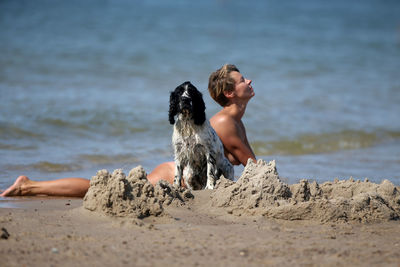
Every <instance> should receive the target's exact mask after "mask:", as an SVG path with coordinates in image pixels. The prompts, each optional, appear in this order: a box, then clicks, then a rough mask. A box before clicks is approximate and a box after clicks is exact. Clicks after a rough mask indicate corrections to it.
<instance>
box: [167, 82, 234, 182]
mask: <svg viewBox="0 0 400 267" xmlns="http://www.w3.org/2000/svg"><path fill="white" fill-rule="evenodd" d="M169 105H170V106H169V122H170V123H171V124H173V125H174V132H173V135H172V144H173V148H174V155H175V178H174V184H176V185H182V178H183V181H184V183H185V185H186V187H187V188H190V189H193V190H198V189H204V188H206V189H213V188H214V186H215V182H216V180H217V179H219V177H220V176H221V175H224V177H225V178H228V179H231V180H233V166H232V164H231V163H230V162H229V160H228V159H227V158H225V156H224V147H223V146H222V142H221V140H220V139H219V137H218V135H217V133H216V132H215V130H214V129H213V128H212V127H211V125H210V122H209V121H208V120H206V114H205V109H206V107H205V104H204V101H203V96H202V94H201V93H200V92H199V91H198V90H197V89H196V87H194V86H193V85H192V84H191V83H190V82H184V83H183V84H181V85H179V86H178V87H177V88H176V89H175V90H174V91H173V92H171V95H170V104H169ZM175 116H176V117H177V119H176V121H175Z"/></svg>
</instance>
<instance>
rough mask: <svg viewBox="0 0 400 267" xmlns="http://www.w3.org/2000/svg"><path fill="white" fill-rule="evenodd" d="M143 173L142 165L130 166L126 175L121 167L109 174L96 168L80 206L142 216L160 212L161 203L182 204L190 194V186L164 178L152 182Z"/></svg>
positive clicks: (107, 212) (99, 210) (115, 214)
mask: <svg viewBox="0 0 400 267" xmlns="http://www.w3.org/2000/svg"><path fill="white" fill-rule="evenodd" d="M146 176H147V175H146V172H145V171H144V169H143V168H142V167H141V166H138V167H136V168H134V169H132V170H131V171H130V172H129V175H128V176H126V175H125V174H124V173H123V172H122V170H120V169H118V170H115V171H114V172H113V173H112V174H110V173H109V172H108V171H107V170H101V171H98V172H97V175H96V176H93V177H92V179H91V180H90V188H89V190H88V192H87V193H86V195H85V197H84V201H83V206H84V207H85V208H86V209H88V210H91V211H97V212H100V213H104V214H107V215H112V216H118V217H123V216H132V217H136V218H144V217H147V216H151V215H154V216H158V215H161V214H163V212H164V208H163V206H164V205H171V204H175V205H181V204H183V203H184V201H185V200H188V199H190V198H193V195H192V194H191V192H190V191H189V190H185V189H183V188H177V187H174V186H172V185H170V184H168V183H167V182H165V181H160V182H159V183H158V184H157V185H156V186H153V185H152V184H150V182H149V181H148V180H147V178H146Z"/></svg>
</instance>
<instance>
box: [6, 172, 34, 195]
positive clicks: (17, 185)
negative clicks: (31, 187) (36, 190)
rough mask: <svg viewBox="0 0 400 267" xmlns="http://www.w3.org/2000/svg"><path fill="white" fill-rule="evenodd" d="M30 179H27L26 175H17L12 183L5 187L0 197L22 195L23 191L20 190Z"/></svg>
mask: <svg viewBox="0 0 400 267" xmlns="http://www.w3.org/2000/svg"><path fill="white" fill-rule="evenodd" d="M30 181H31V180H29V178H28V177H26V176H23V175H22V176H19V177H18V178H17V179H16V180H15V182H14V184H13V185H12V186H10V187H9V188H7V189H6V190H5V191H4V192H3V193H1V195H0V196H2V197H10V196H22V195H23V194H24V192H23V191H22V187H23V186H24V185H27V184H28V183H29V182H30Z"/></svg>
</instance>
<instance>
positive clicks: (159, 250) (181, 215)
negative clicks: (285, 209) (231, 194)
mask: <svg viewBox="0 0 400 267" xmlns="http://www.w3.org/2000/svg"><path fill="white" fill-rule="evenodd" d="M209 194H210V192H207V191H201V192H200V191H199V192H195V198H194V201H193V203H192V204H191V205H190V208H188V207H186V208H176V207H174V208H173V207H168V208H167V210H168V213H169V214H170V216H162V217H148V218H145V219H143V220H142V221H139V225H138V221H137V220H134V219H126V218H111V217H106V216H102V215H99V214H97V213H93V212H90V211H88V210H86V209H84V208H83V207H82V200H81V199H60V198H58V199H54V198H41V199H37V198H35V199H33V198H23V199H20V198H18V199H15V200H14V199H12V200H11V201H12V203H13V205H15V208H2V209H0V223H1V227H2V228H4V229H6V230H7V232H8V233H9V235H10V236H9V237H8V239H3V238H2V239H1V240H0V255H1V262H2V266H79V265H82V264H88V265H91V266H123V265H127V266H129V265H131V266H161V265H162V266H182V265H186V266H246V265H249V266H261V265H280V266H282V265H294V266H314V265H319V266H321V265H324V266H367V265H368V266H372V265H375V266H399V264H400V234H399V233H400V224H399V223H398V221H390V222H384V223H375V224H360V223H328V224H321V223H316V222H313V221H287V220H276V219H266V218H264V217H262V216H241V217H237V216H234V215H229V214H227V213H226V212H225V213H224V212H216V211H212V212H210V211H209V210H207V209H205V208H204V207H203V205H202V203H204V202H205V201H206V200H207V198H209Z"/></svg>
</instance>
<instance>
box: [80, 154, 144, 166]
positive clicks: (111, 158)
mask: <svg viewBox="0 0 400 267" xmlns="http://www.w3.org/2000/svg"><path fill="white" fill-rule="evenodd" d="M79 159H80V160H85V161H89V162H90V163H92V164H114V163H127V162H130V163H131V162H139V159H138V158H137V157H135V156H133V155H132V154H119V155H103V154H82V155H79Z"/></svg>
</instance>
